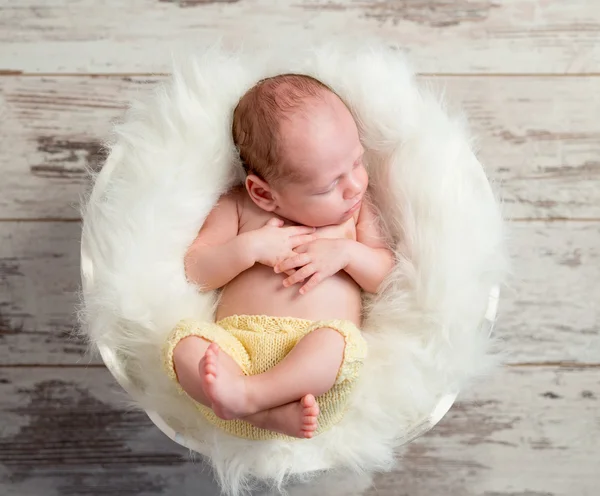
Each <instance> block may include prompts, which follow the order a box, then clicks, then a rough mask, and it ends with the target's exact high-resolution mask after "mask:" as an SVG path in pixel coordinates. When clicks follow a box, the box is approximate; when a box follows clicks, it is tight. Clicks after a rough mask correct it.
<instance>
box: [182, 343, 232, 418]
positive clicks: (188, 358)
mask: <svg viewBox="0 0 600 496" xmlns="http://www.w3.org/2000/svg"><path fill="white" fill-rule="evenodd" d="M210 344H211V342H210V341H208V340H206V339H203V338H201V337H199V336H188V337H186V338H183V339H182V340H181V341H180V342H179V343H178V344H177V346H176V347H175V349H174V350H173V365H174V367H175V373H176V374H177V380H178V382H179V384H180V385H181V387H182V388H183V390H184V391H185V392H186V393H187V394H189V395H190V396H191V397H192V398H193V399H194V400H196V401H197V402H198V403H202V404H203V405H205V406H207V407H209V408H211V407H212V402H211V400H210V398H209V397H208V396H207V395H206V393H205V386H204V383H205V380H206V350H207V349H208V347H209V346H210ZM222 360H223V362H224V363H223V365H224V366H225V367H227V369H228V370H230V371H231V373H232V374H235V373H237V374H239V375H242V370H241V369H240V367H239V365H238V364H237V363H236V362H235V361H234V360H233V359H232V358H231V357H230V356H229V355H227V354H226V353H223V354H222Z"/></svg>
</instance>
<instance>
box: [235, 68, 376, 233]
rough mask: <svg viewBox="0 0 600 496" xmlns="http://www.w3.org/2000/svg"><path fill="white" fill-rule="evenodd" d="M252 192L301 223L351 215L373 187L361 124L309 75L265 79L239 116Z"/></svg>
mask: <svg viewBox="0 0 600 496" xmlns="http://www.w3.org/2000/svg"><path fill="white" fill-rule="evenodd" d="M233 139H234V143H235V145H236V146H237V148H238V150H239V152H240V157H241V159H242V162H243V164H244V168H245V169H246V173H247V176H246V189H247V190H248V194H249V195H250V197H251V198H252V200H253V201H254V202H255V203H256V204H257V205H258V206H259V207H260V208H262V209H263V210H266V211H269V212H273V213H275V214H277V215H280V216H281V217H284V218H286V219H290V220H291V221H293V222H296V223H298V224H304V225H307V226H315V227H320V226H326V225H331V224H340V223H342V222H344V221H345V220H348V219H349V218H350V217H351V216H352V215H353V213H354V212H355V211H356V210H357V209H358V208H359V206H360V201H361V200H362V198H363V195H364V194H365V191H366V189H367V185H368V177H367V172H366V170H365V168H364V165H363V153H364V150H363V147H362V145H361V142H360V139H359V136H358V129H357V127H356V123H355V122H354V119H353V118H352V115H351V113H350V111H349V110H348V108H347V107H346V105H345V104H344V102H342V100H341V99H340V98H339V97H338V96H337V95H336V94H335V93H334V92H333V91H331V90H330V89H329V88H327V86H325V85H324V84H322V83H320V82H319V81H317V80H316V79H313V78H311V77H309V76H302V75H296V74H285V75H281V76H275V77H273V78H269V79H266V80H263V81H261V82H259V83H258V84H257V85H256V86H254V87H253V88H252V89H250V90H249V91H248V92H247V93H246V94H245V95H244V96H243V97H242V98H241V100H240V102H239V104H238V106H237V107H236V109H235V111H234V115H233Z"/></svg>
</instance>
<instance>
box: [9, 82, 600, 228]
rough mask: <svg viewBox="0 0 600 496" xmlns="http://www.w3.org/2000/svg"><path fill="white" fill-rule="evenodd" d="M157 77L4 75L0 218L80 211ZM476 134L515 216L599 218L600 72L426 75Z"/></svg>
mask: <svg viewBox="0 0 600 496" xmlns="http://www.w3.org/2000/svg"><path fill="white" fill-rule="evenodd" d="M159 80H160V78H150V79H148V78H129V77H94V78H91V77H72V78H71V77H66V78H65V77H7V78H0V103H1V106H2V108H3V117H2V119H0V136H2V138H3V141H4V142H6V143H10V146H2V147H0V170H1V171H2V173H3V174H2V182H0V220H1V219H15V218H18V219H26V218H34V219H35V218H63V219H65V218H66V219H70V218H78V212H77V204H78V201H79V197H80V194H81V193H82V191H83V189H84V183H85V180H84V175H83V168H84V166H85V164H86V163H90V162H91V163H92V164H98V163H101V158H102V157H101V153H100V148H101V145H100V144H101V143H102V142H103V141H104V140H106V139H107V138H108V136H109V131H110V127H111V123H112V122H113V121H114V120H115V119H118V118H120V117H121V116H122V113H123V110H122V109H123V108H124V107H125V106H126V104H127V102H129V101H130V100H131V99H133V98H135V97H136V96H138V95H140V93H145V92H148V91H150V89H151V87H152V86H153V85H154V84H156V82H157V81H159ZM423 83H424V84H427V85H430V86H432V87H434V88H435V89H436V91H442V90H443V89H445V91H446V99H447V101H448V105H449V106H450V107H451V108H452V109H453V110H454V111H456V112H458V111H459V109H462V110H463V111H464V112H465V113H466V115H467V117H468V118H469V119H470V123H471V128H472V130H473V133H474V134H475V136H476V137H477V139H478V148H479V150H480V151H479V156H480V157H481V160H482V162H483V163H484V164H485V166H486V170H487V171H488V172H489V175H490V177H491V178H492V180H493V181H494V182H495V183H496V184H497V185H498V188H497V189H499V191H500V194H501V195H502V198H503V202H504V206H505V213H506V215H507V216H509V217H511V218H557V217H558V218H563V217H566V218H600V120H599V119H598V115H600V91H598V89H599V86H598V85H599V84H600V82H599V80H598V79H596V78H586V77H582V78H559V77H554V78H540V77H523V78H520V77H519V78H506V77H486V78H481V77H458V78H454V77H453V78H436V77H429V78H423Z"/></svg>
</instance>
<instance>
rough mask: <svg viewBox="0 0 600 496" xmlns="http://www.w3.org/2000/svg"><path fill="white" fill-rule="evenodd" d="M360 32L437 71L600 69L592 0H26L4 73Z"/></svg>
mask: <svg viewBox="0 0 600 496" xmlns="http://www.w3.org/2000/svg"><path fill="white" fill-rule="evenodd" d="M115 12H118V15H115ZM74 19H75V20H76V22H75V21H74ZM255 26H260V27H261V29H259V30H257V29H255ZM348 33H360V35H361V37H369V36H376V37H379V38H382V39H384V40H386V41H387V42H389V43H390V44H395V45H399V46H400V47H402V48H403V49H405V50H406V51H408V52H409V53H410V54H411V55H412V56H413V57H414V59H415V60H416V61H418V63H419V68H420V70H422V71H425V72H434V73H440V72H445V73H472V72H475V73H513V72H517V73H590V72H595V73H597V72H600V11H599V10H598V9H597V6H596V5H595V2H592V1H589V0H572V1H569V2H551V1H547V0H507V1H499V0H477V1H473V0H460V1H454V2H447V1H440V0H411V1H392V0H388V1H378V2H357V1H354V0H333V1H331V0H299V1H298V0H285V1H278V2H273V1H271V0H162V1H159V0H130V1H128V2H126V3H125V4H124V3H123V2H119V1H118V0H110V1H104V2H102V3H98V2H93V1H92V0H75V1H70V2H68V4H65V3H64V2H63V1H61V0H51V1H44V2H41V1H39V0H26V1H25V0H19V1H18V2H17V1H14V2H3V4H2V6H0V61H1V62H0V70H2V71H6V72H9V73H10V72H13V71H25V72H45V73H48V72H70V73H73V72H96V73H97V72H109V73H115V72H127V73H131V72H152V73H154V72H160V71H166V70H168V67H167V64H168V63H169V59H170V53H171V52H173V51H177V50H181V49H182V48H187V49H194V48H196V47H199V46H201V45H203V44H205V43H210V42H213V41H214V40H215V39H219V38H222V39H223V41H224V43H225V44H236V43H239V42H240V40H242V41H243V42H244V44H245V45H246V46H247V47H249V48H253V47H258V46H263V45H264V43H265V41H266V40H273V39H277V38H279V39H281V40H283V42H285V40H298V39H302V38H304V37H313V38H316V39H321V38H323V37H327V38H328V39H331V38H333V39H335V38H340V37H342V36H348Z"/></svg>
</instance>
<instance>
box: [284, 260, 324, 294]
mask: <svg viewBox="0 0 600 496" xmlns="http://www.w3.org/2000/svg"><path fill="white" fill-rule="evenodd" d="M315 270H316V269H315V268H314V267H313V266H312V265H311V264H309V265H305V266H304V267H302V268H301V269H300V270H297V271H296V273H295V274H294V275H293V276H290V277H288V278H287V279H284V280H283V285H284V287H286V288H287V287H289V286H291V285H293V284H296V283H298V282H302V281H303V280H304V279H306V278H307V277H309V276H311V275H313V274H314V273H315Z"/></svg>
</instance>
